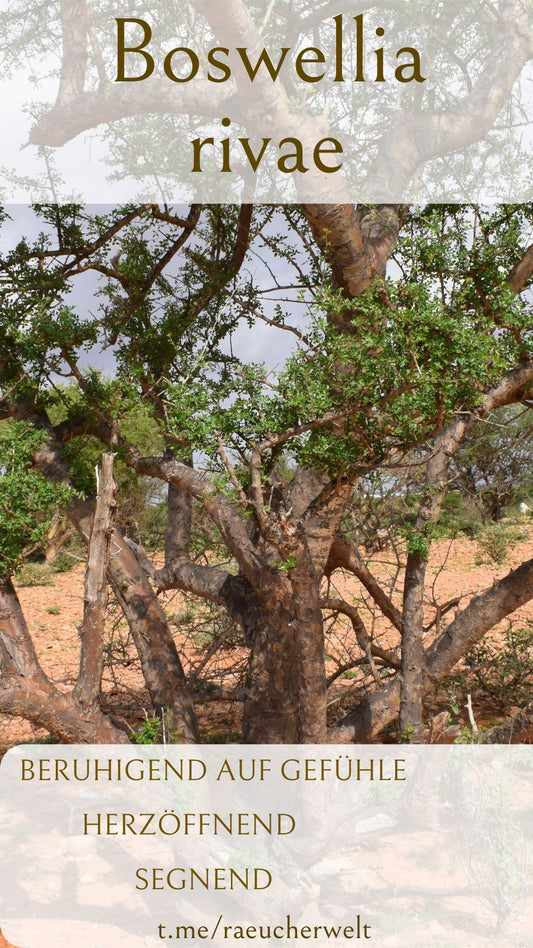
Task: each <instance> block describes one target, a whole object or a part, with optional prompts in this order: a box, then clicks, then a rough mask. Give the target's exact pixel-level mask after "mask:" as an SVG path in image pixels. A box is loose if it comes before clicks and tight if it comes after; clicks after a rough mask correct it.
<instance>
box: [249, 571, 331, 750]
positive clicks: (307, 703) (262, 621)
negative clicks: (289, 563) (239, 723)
mask: <svg viewBox="0 0 533 948" xmlns="http://www.w3.org/2000/svg"><path fill="white" fill-rule="evenodd" d="M290 573H291V578H290V580H289V578H288V577H283V579H282V581H281V582H280V586H282V587H283V588H282V589H280V594H279V595H276V593H275V592H274V591H273V590H272V582H271V581H270V583H269V586H270V589H269V588H268V586H267V588H266V591H265V595H264V596H263V597H261V598H259V595H254V597H253V600H252V601H251V602H250V603H249V605H248V608H247V610H246V614H245V616H244V617H243V620H244V625H245V630H246V632H247V635H248V636H249V637H250V638H251V641H252V649H251V653H250V664H249V669H248V678H247V684H246V691H245V702H244V713H243V741H244V742H245V743H247V744H259V743H267V744H316V743H322V742H323V741H325V739H326V675H325V666H324V630H323V622H322V610H321V608H320V598H319V593H320V583H319V581H317V579H316V577H314V576H312V574H311V573H309V572H308V571H306V570H305V569H292V570H290Z"/></svg>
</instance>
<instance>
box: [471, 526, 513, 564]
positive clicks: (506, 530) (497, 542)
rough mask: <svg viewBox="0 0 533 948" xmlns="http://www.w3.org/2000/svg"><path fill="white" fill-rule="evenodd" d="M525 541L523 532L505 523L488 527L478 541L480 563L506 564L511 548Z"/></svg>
mask: <svg viewBox="0 0 533 948" xmlns="http://www.w3.org/2000/svg"><path fill="white" fill-rule="evenodd" d="M523 539H524V534H523V532H522V531H521V530H517V529H516V528H513V527H509V526H507V525H506V524H504V523H492V524H490V526H488V527H486V528H485V530H484V531H483V534H482V535H481V536H480V538H479V540H478V562H479V563H485V562H487V560H488V561H489V562H492V563H498V564H501V563H503V562H505V560H506V558H507V556H508V553H509V550H510V548H511V546H513V545H514V544H515V543H519V542H520V541H521V540H523Z"/></svg>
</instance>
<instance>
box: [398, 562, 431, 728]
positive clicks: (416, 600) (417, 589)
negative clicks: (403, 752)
mask: <svg viewBox="0 0 533 948" xmlns="http://www.w3.org/2000/svg"><path fill="white" fill-rule="evenodd" d="M425 572H426V561H425V559H423V558H420V557H418V556H416V555H415V554H410V555H409V557H408V561H407V569H406V573H405V588H404V597H403V622H402V689H401V701H400V734H401V737H402V740H404V741H407V742H409V743H415V744H416V743H419V742H421V741H423V738H424V722H423V720H422V695H423V681H424V660H425V659H424V643H423V635H424V585H425V582H424V580H425Z"/></svg>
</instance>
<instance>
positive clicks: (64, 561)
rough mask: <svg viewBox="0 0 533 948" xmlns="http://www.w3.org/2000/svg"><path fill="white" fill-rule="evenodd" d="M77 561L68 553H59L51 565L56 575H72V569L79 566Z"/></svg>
mask: <svg viewBox="0 0 533 948" xmlns="http://www.w3.org/2000/svg"><path fill="white" fill-rule="evenodd" d="M77 562H78V561H77V560H76V559H75V557H73V556H69V554H68V553H58V554H57V556H56V557H54V560H53V561H52V563H51V564H50V566H51V567H52V569H53V571H54V573H70V571H71V569H74V567H75V566H76V564H77Z"/></svg>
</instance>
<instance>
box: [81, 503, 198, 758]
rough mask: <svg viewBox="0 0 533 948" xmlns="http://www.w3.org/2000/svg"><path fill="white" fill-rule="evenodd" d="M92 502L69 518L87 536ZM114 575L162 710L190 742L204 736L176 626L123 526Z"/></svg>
mask: <svg viewBox="0 0 533 948" xmlns="http://www.w3.org/2000/svg"><path fill="white" fill-rule="evenodd" d="M92 514H93V505H92V502H90V501H83V502H81V501H80V502H79V503H77V504H75V505H74V506H73V507H72V508H71V509H70V511H69V516H70V518H71V520H72V522H73V523H74V525H75V526H76V529H77V530H78V532H79V534H80V536H82V537H83V538H84V539H85V540H86V539H87V536H88V534H89V531H90V528H91V522H92ZM111 545H112V555H111V557H110V560H109V566H108V577H109V582H110V584H111V588H112V589H113V592H114V593H115V596H116V598H117V601H118V603H119V605H120V607H121V609H122V611H123V613H124V618H125V619H126V621H127V623H128V625H129V628H130V630H131V634H132V637H133V641H134V643H135V647H136V649H137V653H138V655H139V661H140V663H141V668H142V673H143V677H144V680H145V682H146V687H147V688H148V692H149V694H150V699H151V701H152V704H153V707H154V709H155V711H156V713H157V714H159V715H162V714H163V712H165V715H166V718H167V719H168V725H169V728H170V729H171V730H172V731H175V732H179V735H180V739H181V740H182V741H183V742H185V743H190V742H193V743H194V742H196V741H198V740H199V733H198V723H197V720H196V715H195V712H194V707H193V703H192V698H191V696H190V693H189V690H188V687H187V682H186V679H185V673H184V671H183V666H182V664H181V661H180V657H179V654H178V650H177V648H176V644H175V642H174V639H173V638H172V634H171V632H170V628H169V625H168V622H167V619H166V616H165V613H164V612H163V609H162V608H161V606H160V605H159V602H158V600H157V596H156V595H155V593H154V590H153V589H152V587H151V585H150V582H149V580H148V577H147V575H146V573H145V571H144V570H143V569H142V567H141V566H140V564H139V562H138V560H137V558H136V556H135V554H134V553H133V552H132V551H131V549H130V548H129V547H128V545H127V544H126V543H125V541H124V538H123V537H122V535H121V533H120V532H119V531H118V530H116V529H115V530H114V531H113V534H112V537H111Z"/></svg>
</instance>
